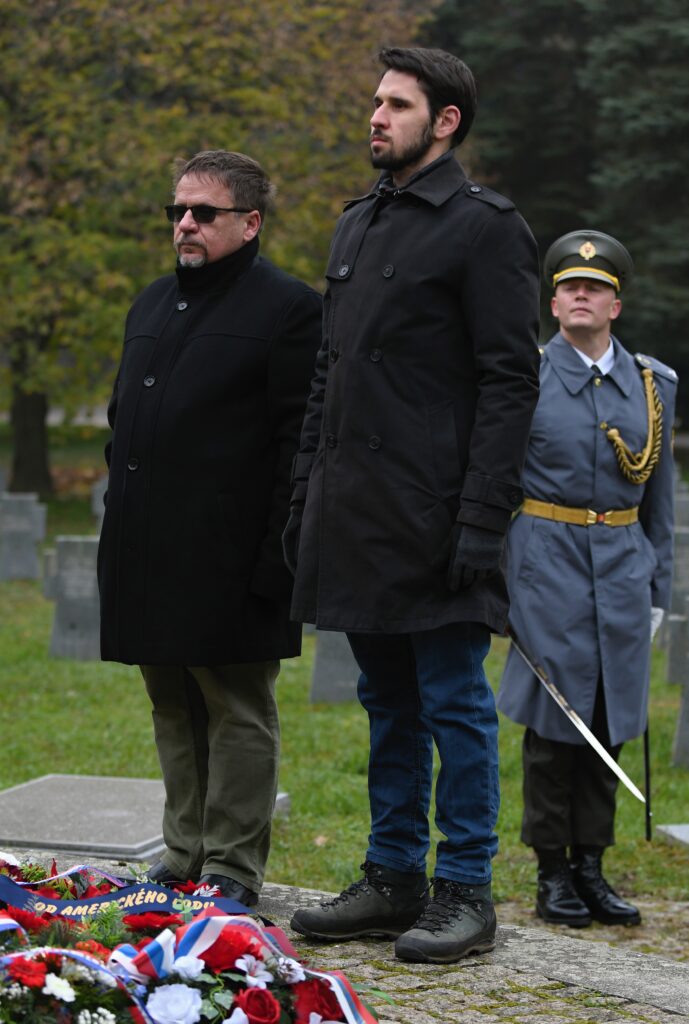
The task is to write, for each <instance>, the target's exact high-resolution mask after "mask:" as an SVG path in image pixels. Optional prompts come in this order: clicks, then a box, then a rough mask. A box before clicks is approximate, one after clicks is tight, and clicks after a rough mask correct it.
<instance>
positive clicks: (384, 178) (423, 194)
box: [345, 150, 467, 209]
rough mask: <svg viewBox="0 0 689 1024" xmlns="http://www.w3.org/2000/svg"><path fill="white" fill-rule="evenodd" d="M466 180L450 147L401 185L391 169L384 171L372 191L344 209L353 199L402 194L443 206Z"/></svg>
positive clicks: (361, 199)
mask: <svg viewBox="0 0 689 1024" xmlns="http://www.w3.org/2000/svg"><path fill="white" fill-rule="evenodd" d="M466 181H467V177H466V174H465V173H464V169H463V167H462V166H461V164H459V163H458V162H457V161H456V160H455V158H454V153H453V151H452V150H450V151H449V152H447V153H443V155H442V156H439V157H438V159H437V160H434V161H433V163H431V164H428V165H427V166H426V167H423V168H422V169H421V170H420V171H419V172H418V174H415V175H414V177H413V178H411V179H410V180H409V182H408V183H407V184H406V185H404V186H403V187H402V188H396V187H395V185H394V184H393V181H392V178H391V176H390V174H389V173H387V172H385V173H384V174H381V176H380V178H379V179H378V181H377V182H376V185H375V187H374V188H373V189H372V191H371V192H368V193H367V194H366V195H365V196H360V197H359V198H358V199H350V200H349V202H348V203H346V204H345V209H348V208H349V207H350V206H352V205H353V204H354V203H361V202H363V201H364V200H365V199H375V198H378V199H380V198H384V197H387V196H390V197H392V196H401V195H411V196H416V197H417V198H418V199H423V200H425V201H426V202H427V203H431V204H432V205H433V206H442V205H443V203H445V202H447V200H448V199H449V198H450V197H451V196H453V195H454V194H455V192H459V190H460V189H461V188H463V187H464V185H465V184H466Z"/></svg>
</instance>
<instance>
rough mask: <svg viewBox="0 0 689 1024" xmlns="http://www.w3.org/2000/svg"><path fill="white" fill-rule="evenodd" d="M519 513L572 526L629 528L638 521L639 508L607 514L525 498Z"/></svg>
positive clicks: (615, 510) (612, 511)
mask: <svg viewBox="0 0 689 1024" xmlns="http://www.w3.org/2000/svg"><path fill="white" fill-rule="evenodd" d="M521 511H522V512H524V513H525V514H526V515H527V516H538V518H539V519H552V520H554V521H555V522H556V523H570V524H571V525H572V526H595V525H596V524H597V523H602V524H603V525H604V526H629V525H630V524H631V523H636V522H638V521H639V506H638V505H635V506H634V508H619V509H611V510H610V511H609V512H595V511H594V510H593V509H592V508H568V507H567V506H566V505H552V504H550V502H547V501H536V499H535V498H525V499H524V504H523V505H522V507H521Z"/></svg>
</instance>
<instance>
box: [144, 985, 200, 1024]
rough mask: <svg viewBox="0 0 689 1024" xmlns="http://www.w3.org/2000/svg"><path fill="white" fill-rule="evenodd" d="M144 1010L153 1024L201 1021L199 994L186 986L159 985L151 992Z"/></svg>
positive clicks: (178, 1023)
mask: <svg viewBox="0 0 689 1024" xmlns="http://www.w3.org/2000/svg"><path fill="white" fill-rule="evenodd" d="M146 1010H147V1011H148V1013H149V1014H150V1016H151V1017H152V1018H153V1020H154V1021H155V1024H196V1021H198V1020H200V1019H201V993H200V992H199V990H198V989H197V988H189V986H188V985H161V986H160V987H159V988H157V989H155V990H154V991H153V992H151V994H150V996H149V997H148V999H147V1001H146Z"/></svg>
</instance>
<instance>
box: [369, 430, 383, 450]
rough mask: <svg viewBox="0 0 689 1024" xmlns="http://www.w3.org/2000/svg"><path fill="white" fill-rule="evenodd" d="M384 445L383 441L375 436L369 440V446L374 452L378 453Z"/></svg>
mask: <svg viewBox="0 0 689 1024" xmlns="http://www.w3.org/2000/svg"><path fill="white" fill-rule="evenodd" d="M382 443H383V442H382V441H381V439H380V438H379V437H376V435H375V434H374V435H373V437H369V439H368V446H369V448H370V449H371V450H372V451H374V452H377V451H378V449H379V448H380V446H381V444H382Z"/></svg>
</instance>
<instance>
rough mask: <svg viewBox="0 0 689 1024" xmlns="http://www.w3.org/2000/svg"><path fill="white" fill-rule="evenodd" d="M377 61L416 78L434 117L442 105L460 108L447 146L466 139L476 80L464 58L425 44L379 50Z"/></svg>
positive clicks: (474, 106) (474, 110)
mask: <svg viewBox="0 0 689 1024" xmlns="http://www.w3.org/2000/svg"><path fill="white" fill-rule="evenodd" d="M378 60H379V61H380V63H381V64H382V65H383V67H384V68H385V70H386V71H406V72H407V74H410V75H414V76H415V77H416V78H417V79H418V80H419V85H420V86H421V88H422V89H423V91H424V92H425V94H426V98H427V99H428V106H429V108H430V111H431V118H432V119H433V120H435V118H436V117H437V115H438V114H439V113H440V111H441V110H442V109H443V107H448V106H454V107H459V110H460V112H461V114H462V119H461V121H460V122H459V127H458V128H457V131H456V132H455V133H454V135H453V136H452V139H451V140H450V145H451V146H453V147H454V146H458V145H459V144H460V142H462V141H463V140H464V139H465V138H466V136H467V134H468V132H469V129H470V128H471V125H472V123H473V121H474V115H475V114H476V82H475V81H474V76H473V75H472V73H471V70H470V69H469V68H468V67H467V65H466V64H465V63H464V61H463V60H460V59H459V57H455V56H454V55H453V54H451V53H447V51H446V50H431V49H427V48H426V47H424V46H411V47H402V46H390V47H386V48H385V49H383V50H380V51H379V52H378ZM383 74H385V72H383Z"/></svg>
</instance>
